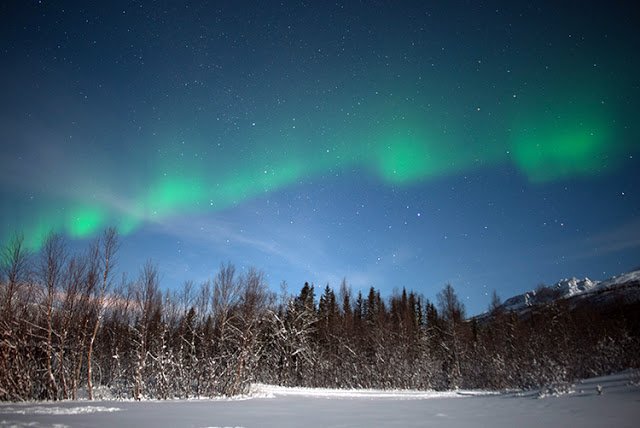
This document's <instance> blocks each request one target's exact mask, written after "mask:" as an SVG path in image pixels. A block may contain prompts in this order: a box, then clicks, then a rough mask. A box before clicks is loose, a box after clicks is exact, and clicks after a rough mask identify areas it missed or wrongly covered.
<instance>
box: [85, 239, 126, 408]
mask: <svg viewBox="0 0 640 428" xmlns="http://www.w3.org/2000/svg"><path fill="white" fill-rule="evenodd" d="M118 245H119V244H118V232H117V231H116V229H115V228H113V227H111V228H108V229H106V230H105V231H104V233H103V234H102V238H101V239H98V240H96V242H95V243H94V248H93V249H92V251H91V254H92V255H93V257H95V258H97V260H96V261H97V262H98V263H99V269H100V271H101V273H102V278H101V284H100V286H99V288H97V289H96V290H95V292H94V296H93V299H94V302H95V305H96V317H95V320H94V324H93V329H92V331H91V337H90V338H89V346H88V349H87V394H88V398H89V400H93V372H92V367H93V366H92V356H93V344H94V342H95V340H96V336H97V334H98V328H100V323H101V322H102V318H103V316H104V309H105V308H104V306H105V298H106V296H107V292H108V290H109V287H110V285H111V271H112V270H113V267H114V265H115V259H114V258H115V255H116V252H117V251H118Z"/></svg>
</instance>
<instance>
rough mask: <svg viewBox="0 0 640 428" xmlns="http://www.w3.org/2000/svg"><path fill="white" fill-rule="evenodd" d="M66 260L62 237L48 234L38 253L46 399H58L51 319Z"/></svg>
mask: <svg viewBox="0 0 640 428" xmlns="http://www.w3.org/2000/svg"><path fill="white" fill-rule="evenodd" d="M66 259H67V254H66V247H65V242H64V238H63V237H62V235H57V234H53V233H52V234H50V235H49V236H48V237H47V239H46V240H45V242H44V245H43V247H42V250H41V253H40V265H39V272H38V273H39V278H40V280H41V281H42V285H43V286H44V289H43V291H44V293H45V297H44V307H45V316H46V323H47V326H46V329H47V341H46V355H47V358H46V370H47V383H48V398H50V399H53V400H56V399H57V398H58V385H57V383H56V377H55V376H54V374H53V369H52V359H53V354H54V350H53V340H52V337H53V333H54V331H53V317H54V302H55V301H56V300H58V299H59V296H58V293H59V288H60V280H61V277H62V273H63V270H64V264H65V262H66Z"/></svg>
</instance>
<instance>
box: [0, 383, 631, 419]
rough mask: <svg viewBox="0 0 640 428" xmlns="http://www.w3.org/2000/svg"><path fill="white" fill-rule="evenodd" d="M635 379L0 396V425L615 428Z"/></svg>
mask: <svg viewBox="0 0 640 428" xmlns="http://www.w3.org/2000/svg"><path fill="white" fill-rule="evenodd" d="M638 379H639V377H638V374H637V372H631V371H629V372H625V373H621V374H618V375H614V376H607V377H601V378H594V379H589V380H585V381H581V382H577V383H575V384H571V385H563V386H562V387H560V388H555V387H550V388H546V389H544V390H541V391H532V392H526V393H523V392H503V393H500V394H498V393H490V392H486V391H449V392H433V391H431V392H430V391H375V390H362V391H356V390H344V391H338V390H330V389H308V388H283V387H274V386H268V385H254V386H253V388H252V397H253V398H251V399H248V400H231V399H229V400H186V401H178V400H175V401H171V400H169V401H143V402H134V401H117V402H113V401H112V402H96V403H93V405H85V404H86V402H85V403H83V402H79V401H76V402H66V403H55V404H54V403H51V404H46V403H37V404H35V403H28V404H1V405H0V426H2V427H14V426H15V427H27V426H29V427H37V428H39V427H110V426H118V427H135V428H143V427H177V426H180V427H203V428H204V427H243V428H252V427H300V426H305V427H370V426H402V427H424V426H430V427H468V426H491V427H498V428H499V427H513V426H518V427H520V428H524V427H539V426H579V427H581V428H587V427H603V426H615V427H617V428H623V427H636V426H637V422H638V420H640V406H638V402H639V401H640V386H639V385H638ZM598 389H601V391H602V393H601V394H600V393H598ZM267 397H270V398H267ZM43 409H47V410H43ZM116 410H118V411H116Z"/></svg>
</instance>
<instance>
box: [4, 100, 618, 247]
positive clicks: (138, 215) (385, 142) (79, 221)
mask: <svg viewBox="0 0 640 428" xmlns="http://www.w3.org/2000/svg"><path fill="white" fill-rule="evenodd" d="M412 122H413V123H409V124H407V123H405V124H403V125H404V127H403V128H399V127H396V130H389V129H385V130H384V131H386V132H379V133H374V134H373V135H372V136H370V138H368V139H367V140H366V141H364V140H355V139H353V140H350V141H348V142H346V141H345V142H343V143H342V144H336V145H334V146H333V147H332V149H326V150H325V149H321V150H320V149H317V147H318V146H317V145H315V147H316V149H315V150H314V149H311V148H309V147H306V148H300V147H295V146H293V145H291V144H289V145H287V146H286V147H285V146H280V150H279V151H278V150H271V151H270V152H264V153H259V152H258V153H253V154H252V155H248V156H244V159H243V160H241V161H236V162H227V163H228V165H226V166H221V165H224V163H223V162H221V163H220V164H215V166H214V165H207V163H206V162H205V160H204V159H203V158H200V159H198V158H193V157H191V158H189V157H185V156H184V153H178V152H176V151H174V152H173V153H171V151H169V150H167V151H165V152H163V154H162V155H159V156H158V158H157V159H155V160H154V161H153V162H152V164H153V165H156V168H155V170H154V171H152V174H150V176H149V177H148V178H147V179H146V180H144V179H143V180H140V178H139V177H137V178H136V180H137V182H138V183H137V186H136V188H137V189H138V190H137V192H136V193H135V194H129V195H127V197H126V199H125V200H126V203H125V204H120V205H121V206H117V205H115V204H113V203H110V202H108V201H101V200H99V199H98V198H96V199H95V201H94V202H91V203H89V202H87V200H86V199H83V198H82V197H79V198H77V199H73V198H70V199H68V200H64V199H63V200H59V201H55V202H52V203H51V204H46V205H45V206H40V207H38V208H37V209H35V210H30V211H28V212H23V213H21V217H20V219H19V221H17V222H15V224H12V225H11V226H12V227H11V228H10V229H13V230H22V231H23V233H24V236H25V239H26V243H27V246H28V247H29V248H30V249H32V250H38V249H39V248H40V246H41V245H42V243H43V240H44V238H45V237H46V236H47V234H48V233H49V232H50V231H56V232H63V233H65V234H67V235H68V236H70V237H72V238H88V237H91V236H95V235H96V233H97V232H99V231H100V230H102V229H103V228H105V227H107V226H111V225H116V226H117V227H118V229H119V231H120V233H122V234H125V235H126V234H128V233H131V232H133V231H135V230H136V229H137V228H138V227H139V226H140V225H142V224H144V223H145V222H158V221H162V219H164V218H167V217H171V216H175V215H178V214H182V213H197V212H205V211H218V210H223V209H225V208H228V207H231V206H235V205H237V204H241V203H242V202H243V201H246V200H248V199H251V198H255V197H259V196H261V195H265V194H268V193H270V192H274V191H278V190H281V189H286V188H287V186H290V185H293V184H295V183H297V182H299V181H301V180H305V179H309V178H313V177H316V176H321V175H323V174H328V173H335V172H337V171H340V170H343V169H352V170H353V169H355V170H358V171H369V172H371V173H373V174H374V175H375V176H377V177H378V178H379V179H380V180H382V181H383V182H384V183H386V184H387V185H389V186H407V185H413V184H415V183H420V182H424V181H426V180H429V179H432V178H436V177H444V176H448V175H452V174H458V173H463V172H465V171H469V170H472V169H474V168H478V166H481V167H483V168H490V167H494V166H497V165H504V164H506V163H509V162H513V164H514V165H515V167H517V169H518V170H519V171H520V172H521V173H522V174H523V175H524V176H525V177H526V178H527V179H528V180H529V181H530V182H531V183H533V184H544V183H546V182H552V181H555V180H560V179H568V178H574V177H586V178H588V177H589V176H590V175H597V174H602V173H603V172H606V171H610V170H613V169H614V168H613V167H614V166H615V165H616V163H617V161H616V159H617V158H618V157H619V156H618V155H619V154H620V153H621V152H622V151H623V150H628V149H629V147H625V145H624V144H622V143H621V141H623V140H622V139H619V138H617V136H616V132H615V129H614V128H613V127H612V126H611V123H612V120H611V118H609V117H608V116H607V114H606V112H604V111H603V109H600V110H589V109H586V108H582V109H575V108H573V109H572V108H571V106H560V107H559V108H558V109H555V110H553V111H547V112H545V113H543V114H538V115H535V114H534V115H529V116H528V120H526V121H518V123H514V126H513V127H512V128H511V129H509V132H506V131H505V133H504V135H505V137H504V139H505V140H506V142H505V143H504V144H476V145H475V147H474V146H472V145H465V144H463V143H461V142H460V140H458V139H462V137H461V136H460V135H446V134H443V133H442V132H434V131H433V130H429V129H427V127H426V126H424V125H423V124H421V123H420V121H418V120H413V121H412ZM481 131H482V130H481ZM309 146H314V145H309ZM292 147H293V148H295V149H297V150H291V148H292ZM474 148H475V150H474ZM478 148H481V149H482V150H478ZM277 153H280V156H277V155H275V154H277ZM233 158H235V159H242V158H243V154H242V153H232V154H231V156H230V159H233ZM236 163H237V164H238V166H234V164H236ZM3 238H4V239H5V240H6V239H7V236H4V237H3Z"/></svg>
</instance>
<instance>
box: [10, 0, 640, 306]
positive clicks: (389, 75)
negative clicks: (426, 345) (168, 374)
mask: <svg viewBox="0 0 640 428" xmlns="http://www.w3.org/2000/svg"><path fill="white" fill-rule="evenodd" d="M639 25H640V13H639V11H638V8H637V6H635V2H632V1H626V2H624V1H622V2H605V1H600V2H590V1H576V2H569V1H549V2H542V1H541V2H520V1H508V2H495V3H492V2H479V1H464V2H455V1H441V2H428V1H415V2H408V1H404V2H403V1H355V0H353V1H347V0H345V1H339V2H330V1H285V2H273V1H261V2H246V1H239V0H234V1H212V2H188V1H187V2H182V1H175V2H171V1H154V2H151V1H144V2H133V1H131V2H119V1H103V2H91V1H77V2H68V1H44V0H43V1H9V2H2V5H1V6H0V37H1V38H0V40H1V45H0V47H1V49H0V94H2V95H1V98H0V141H1V145H0V153H1V155H0V171H1V175H0V198H1V199H0V201H1V203H2V210H1V211H0V240H1V241H2V242H3V243H6V242H7V240H8V239H9V237H10V236H11V235H12V234H13V233H14V232H16V231H21V232H23V233H24V236H25V239H26V242H27V244H28V246H29V248H31V249H32V250H34V251H37V250H38V248H39V246H40V245H41V243H42V239H43V237H44V236H45V235H46V234H47V232H48V231H50V230H54V231H57V232H62V233H64V234H65V235H67V236H68V237H69V240H70V243H71V246H72V248H73V247H77V248H82V247H86V244H87V243H88V242H89V240H90V239H93V238H94V237H95V236H96V235H97V234H99V233H100V232H101V231H102V230H103V229H104V228H105V227H107V226H110V225H114V226H117V227H118V229H119V231H120V232H121V234H122V239H121V240H122V246H121V250H120V252H119V259H118V262H119V267H120V269H121V270H126V271H128V272H129V274H130V275H131V276H134V277H135V276H136V275H137V272H138V270H139V267H140V266H141V265H142V264H143V263H144V262H145V261H146V260H147V259H151V260H153V261H154V262H155V263H157V264H158V266H159V268H160V272H161V277H162V285H163V287H165V288H167V289H170V288H172V287H179V286H181V285H182V283H183V282H184V281H185V280H194V281H196V282H200V281H202V280H204V279H206V278H210V277H211V276H212V275H213V274H214V273H215V272H216V270H217V269H218V267H219V265H220V263H222V262H227V261H231V262H233V263H234V264H235V265H236V266H237V267H238V268H239V269H240V270H242V269H246V268H248V267H250V266H255V267H257V268H258V269H260V270H262V271H264V272H265V274H266V279H267V281H268V283H269V284H270V286H271V287H272V288H273V289H274V290H276V291H277V290H278V289H279V284H280V282H281V281H283V280H286V281H287V283H288V284H289V291H291V292H297V291H298V290H299V288H300V287H301V285H302V284H303V283H304V282H305V281H309V282H313V283H315V284H316V285H317V286H319V287H324V285H325V284H326V283H330V284H331V285H332V286H333V287H335V288H337V287H338V286H339V283H340V281H341V280H342V278H343V277H346V279H347V282H348V283H349V284H351V286H352V287H353V288H354V290H358V289H361V290H363V291H365V292H366V290H367V289H368V288H369V287H370V286H374V287H376V288H379V289H380V290H382V293H383V294H384V295H389V294H390V293H392V292H393V290H394V289H396V290H397V289H402V287H407V288H409V289H413V290H416V291H418V292H421V293H423V294H424V295H425V297H427V298H430V299H433V298H434V296H435V294H436V293H437V292H438V291H439V290H440V289H441V288H442V286H443V285H444V284H445V283H447V282H451V284H452V285H453V286H454V288H455V289H456V290H457V292H458V294H459V295H460V296H461V297H462V298H463V299H464V302H465V304H466V305H467V309H468V312H470V313H472V314H473V313H478V312H481V311H482V310H484V309H485V308H486V307H487V304H488V302H489V297H488V295H489V294H490V293H491V291H492V290H493V289H496V290H497V292H498V293H499V294H500V295H501V296H503V297H505V298H506V297H509V296H510V295H513V294H516V293H520V292H523V291H525V290H528V289H532V288H535V287H536V286H537V285H538V284H540V283H542V282H544V283H552V282H555V281H556V280H559V279H561V278H564V277H570V276H579V277H584V276H588V277H590V278H593V279H604V278H607V277H610V276H612V275H615V274H619V273H621V272H625V271H629V270H632V269H634V268H637V267H639V266H640V189H639V186H638V183H640V172H639V171H640V169H639V167H640V144H639V137H640V124H639V121H638V112H640V71H639V70H640V67H639V66H640V60H639V59H638V58H639V52H640V31H638V29H637V28H638V26H639Z"/></svg>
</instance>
